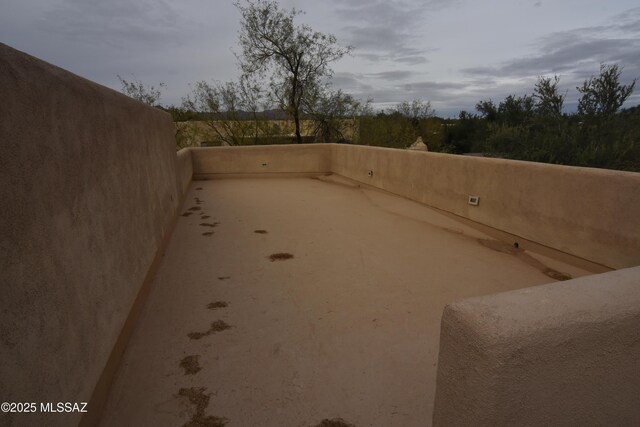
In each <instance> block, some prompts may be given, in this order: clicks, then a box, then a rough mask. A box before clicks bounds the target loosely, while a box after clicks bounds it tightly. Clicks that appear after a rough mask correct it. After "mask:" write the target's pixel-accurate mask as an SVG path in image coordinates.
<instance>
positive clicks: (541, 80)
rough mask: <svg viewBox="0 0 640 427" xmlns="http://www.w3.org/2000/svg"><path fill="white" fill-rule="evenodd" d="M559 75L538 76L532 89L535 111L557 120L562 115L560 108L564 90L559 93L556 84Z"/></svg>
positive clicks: (539, 114) (558, 81) (562, 102)
mask: <svg viewBox="0 0 640 427" xmlns="http://www.w3.org/2000/svg"><path fill="white" fill-rule="evenodd" d="M559 83H560V77H558V76H554V77H553V79H551V77H538V82H537V83H536V86H535V88H534V90H533V98H534V99H535V111H536V114H537V115H538V116H541V117H545V118H550V119H555V120H559V119H560V118H561V117H562V108H563V106H564V99H565V97H566V92H565V93H564V94H560V92H559V91H558V84H559Z"/></svg>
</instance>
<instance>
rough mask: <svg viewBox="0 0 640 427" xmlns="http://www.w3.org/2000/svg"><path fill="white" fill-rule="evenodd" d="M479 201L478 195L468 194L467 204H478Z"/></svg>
mask: <svg viewBox="0 0 640 427" xmlns="http://www.w3.org/2000/svg"><path fill="white" fill-rule="evenodd" d="M479 203H480V197H479V196H469V204H470V205H472V206H478V204H479Z"/></svg>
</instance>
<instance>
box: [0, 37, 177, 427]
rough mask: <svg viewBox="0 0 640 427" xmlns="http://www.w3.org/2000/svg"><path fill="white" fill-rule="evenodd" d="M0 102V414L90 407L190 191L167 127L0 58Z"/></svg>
mask: <svg viewBox="0 0 640 427" xmlns="http://www.w3.org/2000/svg"><path fill="white" fill-rule="evenodd" d="M0 99H1V100H2V102H0V153H1V154H0V204H1V205H2V214H1V215H0V218H1V219H0V286H1V287H2V289H1V292H2V296H1V297H0V301H1V308H2V310H1V311H0V346H1V348H0V384H1V387H0V389H1V398H2V399H1V400H2V401H8V402H11V401H14V402H59V401H61V402H67V401H69V402H87V401H89V400H90V398H91V396H92V393H93V391H94V387H95V386H96V383H97V381H98V379H99V378H100V376H101V374H102V372H103V370H104V369H105V364H106V362H107V359H108V358H109V355H110V353H111V352H112V349H113V348H114V343H115V342H116V340H117V338H118V336H119V334H120V332H121V330H122V327H123V324H124V322H125V319H126V318H127V316H128V315H129V312H130V310H131V307H132V304H133V302H134V299H135V298H136V295H137V294H138V291H139V290H140V287H141V285H142V284H143V281H144V280H145V276H146V275H147V273H148V271H149V268H150V265H151V263H152V260H153V259H154V256H155V255H156V250H157V248H158V247H159V246H160V245H161V242H162V241H163V238H165V236H166V235H167V233H168V232H169V230H170V227H171V224H172V222H173V220H174V218H175V215H176V211H177V208H178V203H179V199H180V193H181V192H183V191H184V188H178V185H177V183H178V182H179V180H178V178H177V172H176V168H177V162H176V153H175V141H174V139H173V134H174V129H173V123H172V121H171V116H170V115H168V114H166V113H164V112H161V111H159V110H157V109H154V108H149V107H147V106H145V105H143V104H141V103H139V102H137V101H134V100H132V99H130V98H127V97H125V96H124V95H122V94H119V93H117V92H115V91H112V90H110V89H107V88H105V87H102V86H100V85H97V84H95V83H92V82H89V81H87V80H85V79H83V78H80V77H78V76H76V75H73V74H71V73H69V72H67V71H64V70H62V69H60V68H57V67H54V66H52V65H50V64H47V63H45V62H42V61H40V60H38V59H36V58H33V57H31V56H28V55H26V54H23V53H21V52H19V51H16V50H14V49H12V48H10V47H8V46H6V45H3V44H0ZM186 159H187V157H184V161H183V162H182V163H183V164H185V163H188V161H187V160H186ZM184 167H187V168H188V165H184ZM187 174H188V172H186V171H185V175H184V176H183V177H182V180H181V182H182V183H183V185H182V187H184V182H185V180H186V175H187ZM38 404H39V403H38ZM79 418H80V414H73V415H64V414H42V413H38V414H30V415H23V414H17V415H12V414H0V424H1V425H9V426H10V425H26V424H29V425H49V426H55V425H65V426H67V425H74V424H75V423H77V421H78V420H79Z"/></svg>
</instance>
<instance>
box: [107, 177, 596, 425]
mask: <svg viewBox="0 0 640 427" xmlns="http://www.w3.org/2000/svg"><path fill="white" fill-rule="evenodd" d="M190 209H191V210H190ZM182 212H185V213H189V212H191V215H189V216H181V217H179V219H178V224H177V226H176V229H175V231H174V233H173V235H172V237H171V241H170V243H169V246H168V248H167V251H166V253H165V256H164V258H163V261H162V264H161V266H160V268H159V271H158V274H157V277H156V279H155V281H154V283H153V285H152V286H153V287H152V290H151V292H150V295H149V298H148V300H147V302H146V304H145V306H144V308H143V310H142V313H141V317H140V320H139V323H138V324H137V326H136V329H135V331H134V333H133V336H132V339H131V342H130V344H129V346H128V348H127V351H126V353H125V356H124V360H123V364H122V365H121V368H120V370H119V372H118V375H117V377H116V380H115V383H114V386H113V388H112V390H111V395H110V398H109V401H108V403H107V408H106V412H105V414H104V417H103V421H102V425H103V426H121V425H154V426H180V425H184V424H186V423H192V424H189V425H225V424H224V422H225V420H223V419H226V423H227V424H226V425H228V426H317V425H318V424H320V423H321V421H322V420H324V419H335V418H338V417H340V418H342V419H344V420H345V421H346V422H348V423H352V424H354V425H356V426H425V425H430V424H431V412H432V405H433V397H434V391H435V376H436V365H437V357H438V340H439V328H440V317H441V313H442V309H443V307H444V305H445V304H447V303H448V302H451V301H454V300H457V299H461V298H466V297H470V296H475V295H483V294H488V293H494V292H499V291H505V290H510V289H516V288H521V287H527V286H533V285H538V284H543V283H549V282H551V281H553V279H552V278H550V277H549V276H547V275H545V274H543V273H542V272H541V268H540V266H541V265H544V266H548V267H552V268H554V269H556V270H558V271H560V272H564V273H569V274H571V275H572V276H573V277H578V276H581V275H586V274H589V273H588V272H587V271H584V270H580V269H578V268H575V267H571V266H569V265H566V264H563V263H560V262H557V261H554V260H551V259H549V258H546V257H542V256H538V255H535V254H532V255H533V257H534V258H535V259H536V260H537V261H539V263H538V264H539V265H537V266H536V265H535V263H533V264H532V263H531V262H524V261H523V258H522V257H520V256H516V255H514V254H509V253H505V252H501V251H500V250H496V247H494V246H495V245H488V246H487V245H486V244H483V243H482V242H481V240H482V241H484V243H486V242H487V241H489V240H490V238H489V237H488V236H486V235H484V234H483V233H481V232H479V231H477V230H475V229H473V228H470V227H469V226H467V225H464V224H462V223H459V222H457V221H455V220H453V219H451V218H449V217H447V216H444V215H442V214H441V213H439V212H437V211H435V210H433V209H430V208H427V207H424V206H422V205H419V204H417V203H414V202H411V201H408V200H406V199H402V198H399V197H395V196H392V195H389V194H386V193H383V192H379V191H375V190H365V189H362V188H358V187H357V186H354V185H352V184H350V182H348V181H347V180H344V179H341V178H339V177H322V178H289V179H284V178H269V179H228V180H213V181H195V182H193V183H192V185H191V188H190V191H189V194H188V196H187V199H186V202H185V205H184V206H183V210H182ZM259 230H262V231H259ZM257 231H258V232H257ZM497 247H498V248H499V245H498V246H497ZM278 253H286V254H291V255H293V258H290V259H279V260H275V261H271V260H270V258H269V257H270V255H272V254H278ZM283 257H284V256H283ZM214 417H217V418H214ZM199 422H200V423H202V424H198V423H199ZM206 422H208V423H209V424H205V423H206Z"/></svg>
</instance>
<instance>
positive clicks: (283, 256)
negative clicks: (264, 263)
mask: <svg viewBox="0 0 640 427" xmlns="http://www.w3.org/2000/svg"><path fill="white" fill-rule="evenodd" d="M292 258H293V255H292V254H290V253H288V252H278V253H275V254H271V255H269V259H270V260H271V262H273V261H285V260H287V259H292Z"/></svg>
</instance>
